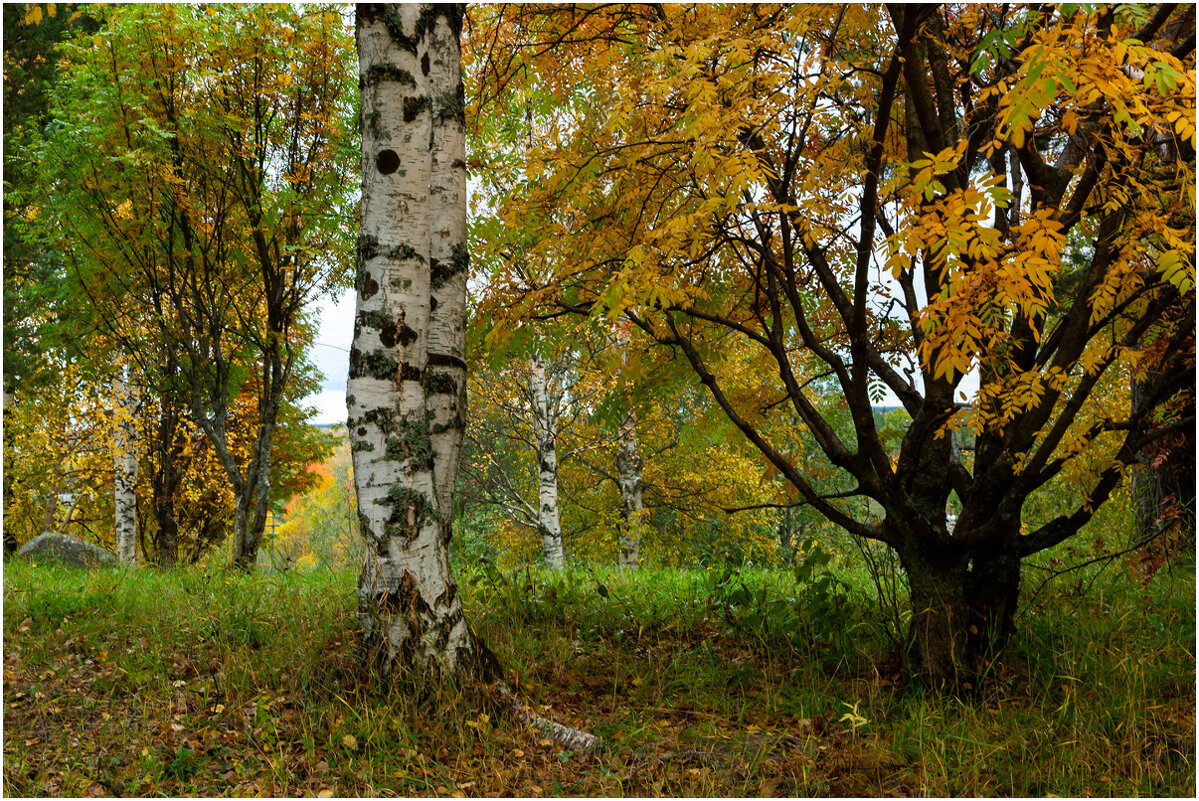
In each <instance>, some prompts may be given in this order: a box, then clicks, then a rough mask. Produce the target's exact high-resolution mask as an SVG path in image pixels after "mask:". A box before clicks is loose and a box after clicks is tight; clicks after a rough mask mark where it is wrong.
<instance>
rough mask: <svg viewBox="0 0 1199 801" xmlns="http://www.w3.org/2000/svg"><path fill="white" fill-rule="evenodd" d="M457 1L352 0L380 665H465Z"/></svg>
mask: <svg viewBox="0 0 1199 801" xmlns="http://www.w3.org/2000/svg"><path fill="white" fill-rule="evenodd" d="M461 22H462V8H461V7H460V6H458V5H437V6H434V5H424V4H420V5H418V4H402V5H395V4H378V5H374V4H360V5H359V6H358V20H357V38H358V54H359V68H360V78H361V86H362V120H363V126H362V128H363V135H362V150H363V159H362V219H361V235H360V237H359V243H358V277H357V285H356V288H357V311H356V316H355V322H354V345H353V348H352V350H351V353H350V375H349V386H348V393H347V398H346V402H347V406H348V411H349V431H350V443H351V450H352V452H353V461H354V483H355V487H356V490H357V495H358V516H359V521H360V525H361V528H362V533H363V536H364V537H365V539H366V541H367V545H368V557H367V563H366V565H365V566H364V568H363V572H362V577H361V578H360V580H359V588H358V594H359V617H360V618H361V620H362V623H363V626H364V628H365V629H366V637H367V641H368V643H371V644H372V645H374V646H376V647H378V649H379V652H380V656H381V657H382V658H383V660H384V665H385V667H386V668H387V669H392V668H399V669H404V668H416V669H421V670H428V671H430V672H432V673H434V674H435V675H447V674H450V673H455V672H459V671H462V670H466V669H471V668H473V667H474V666H476V665H477V664H478V663H479V662H480V659H481V654H482V652H484V651H485V649H482V648H481V646H480V644H479V643H478V642H477V641H476V639H475V637H474V635H473V633H472V632H471V630H470V628H469V626H468V625H467V623H466V620H465V618H464V617H463V613H462V602H461V599H460V597H459V595H458V588H457V586H456V584H455V583H454V578H453V574H452V572H451V569H450V562H449V540H450V523H451V521H452V516H453V505H452V502H453V486H454V479H455V476H456V473H457V467H458V455H459V453H460V451H461V441H462V429H463V426H462V412H463V398H464V383H465V382H464V368H465V363H464V361H463V355H464V348H465V345H464V320H465V305H466V298H465V280H466V267H467V250H466V199H465V193H466V178H465V169H466V164H465V137H464V135H463V106H462V100H461V98H462V81H461V75H460V72H461V67H460V61H459V59H460V51H459V35H460V31H461Z"/></svg>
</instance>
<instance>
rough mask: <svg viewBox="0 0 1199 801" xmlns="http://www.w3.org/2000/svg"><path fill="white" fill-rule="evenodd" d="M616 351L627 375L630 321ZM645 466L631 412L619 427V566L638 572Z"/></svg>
mask: <svg viewBox="0 0 1199 801" xmlns="http://www.w3.org/2000/svg"><path fill="white" fill-rule="evenodd" d="M616 347H617V348H618V349H619V351H620V367H621V372H624V368H625V365H626V364H627V362H628V347H629V332H628V323H627V321H625V322H622V324H621V325H620V327H619V328H618V329H617V333H616ZM643 465H644V460H643V459H642V458H641V454H640V453H639V452H638V448H637V415H636V413H635V412H634V411H633V409H632V408H630V409H629V411H628V413H627V414H625V417H624V420H622V421H621V423H620V433H619V435H618V437H617V442H616V481H617V484H618V485H619V486H620V556H619V560H618V562H617V564H618V565H619V566H620V567H622V568H629V569H635V568H636V567H637V566H638V565H639V564H640V563H641V529H642V527H643V524H644V522H643V521H644V520H645V505H644V503H643V502H642V498H641V495H642V489H643V488H644V486H645V484H644V482H643V481H642V480H641V469H642V466H643Z"/></svg>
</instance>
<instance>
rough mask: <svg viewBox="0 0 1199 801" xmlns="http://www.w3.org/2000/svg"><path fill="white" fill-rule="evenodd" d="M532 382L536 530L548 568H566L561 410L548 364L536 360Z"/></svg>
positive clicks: (539, 359) (533, 366) (531, 377)
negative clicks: (560, 501) (547, 372)
mask: <svg viewBox="0 0 1199 801" xmlns="http://www.w3.org/2000/svg"><path fill="white" fill-rule="evenodd" d="M531 368H532V369H531V375H530V378H529V387H530V389H531V390H532V392H531V393H530V394H531V396H532V401H533V432H534V434H535V435H536V436H535V441H536V444H537V500H538V506H537V528H538V531H540V532H541V554H542V558H543V559H544V560H545V565H546V567H548V568H550V569H552V570H560V569H562V566H563V561H564V559H563V551H562V523H561V521H560V520H559V517H558V410H557V408H556V407H557V404H556V403H554V402H553V399H552V398H551V395H550V389H549V383H548V382H547V381H546V376H545V362H543V361H542V360H541V357H540V356H534V357H533V359H532V365H531Z"/></svg>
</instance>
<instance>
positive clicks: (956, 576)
mask: <svg viewBox="0 0 1199 801" xmlns="http://www.w3.org/2000/svg"><path fill="white" fill-rule="evenodd" d="M986 551H987V549H986V548H980V549H975V550H973V551H969V550H957V549H939V548H932V549H930V548H928V547H926V546H924V545H922V544H921V543H919V542H917V541H914V540H913V541H910V543H909V545H907V546H905V547H901V548H900V549H899V556H900V561H901V563H902V565H903V568H904V572H905V573H906V574H907V577H908V587H909V594H910V602H911V608H912V620H911V624H910V628H909V631H908V644H907V651H906V653H905V662H906V664H907V666H908V669H909V670H910V671H911V672H912V673H913V674H914V675H919V676H921V677H922V678H923V679H924V681H926V682H927V683H928V684H929V685H930V686H931V687H932V688H934V689H951V690H958V689H961V690H965V691H972V690H976V689H978V687H979V686H980V673H982V672H984V671H985V670H986V666H987V664H988V663H989V661H990V659H991V658H992V657H994V656H995V655H996V654H998V653H999V652H1000V651H1001V650H1002V649H1003V647H1004V645H1006V643H1007V641H1008V639H1009V637H1010V636H1011V633H1012V628H1013V619H1014V615H1015V612H1016V605H1017V600H1018V598H1019V592H1020V564H1021V559H1020V556H1019V554H1018V553H1017V552H1016V550H1015V548H1010V549H1008V550H1007V552H1004V553H990V552H986Z"/></svg>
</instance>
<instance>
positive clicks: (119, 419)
mask: <svg viewBox="0 0 1199 801" xmlns="http://www.w3.org/2000/svg"><path fill="white" fill-rule="evenodd" d="M132 374H133V369H132V367H131V366H130V365H128V364H123V365H120V366H119V367H118V368H117V376H116V378H115V379H113V382H112V394H113V412H114V418H115V419H114V420H113V423H114V437H113V468H114V469H113V482H112V484H113V509H114V511H115V517H116V535H117V537H116V539H117V558H119V559H120V560H121V563H122V564H126V565H131V564H133V563H134V562H135V561H136V560H137V417H136V414H137V400H138V398H137V388H136V387H135V386H134V385H133V381H132V380H131V379H132Z"/></svg>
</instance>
